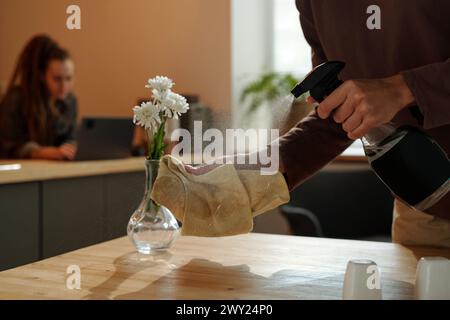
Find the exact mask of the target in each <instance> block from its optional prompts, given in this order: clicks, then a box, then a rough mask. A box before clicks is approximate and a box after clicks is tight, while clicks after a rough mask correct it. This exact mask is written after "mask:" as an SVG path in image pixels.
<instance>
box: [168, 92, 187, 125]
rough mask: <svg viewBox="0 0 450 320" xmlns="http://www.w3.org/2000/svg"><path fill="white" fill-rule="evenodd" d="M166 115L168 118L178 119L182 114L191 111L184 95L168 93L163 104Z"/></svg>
mask: <svg viewBox="0 0 450 320" xmlns="http://www.w3.org/2000/svg"><path fill="white" fill-rule="evenodd" d="M162 106H163V109H162V111H164V115H165V116H166V117H168V118H174V119H178V117H179V116H180V115H181V114H182V113H186V112H187V111H188V110H189V104H188V103H187V100H186V98H185V97H183V96H182V95H179V94H178V93H175V92H172V91H168V92H167V95H166V97H165V99H164V100H163V102H162Z"/></svg>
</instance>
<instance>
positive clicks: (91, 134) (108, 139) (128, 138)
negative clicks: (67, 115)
mask: <svg viewBox="0 0 450 320" xmlns="http://www.w3.org/2000/svg"><path fill="white" fill-rule="evenodd" d="M133 133H134V124H133V122H132V119H131V118H107V117H102V118H94V117H86V118H83V119H82V121H81V124H80V126H79V127H78V131H77V145H78V147H77V153H76V155H75V161H85V160H106V159H120V158H128V157H130V156H131V146H132V139H133Z"/></svg>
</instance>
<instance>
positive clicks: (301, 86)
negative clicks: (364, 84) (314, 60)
mask: <svg viewBox="0 0 450 320" xmlns="http://www.w3.org/2000/svg"><path fill="white" fill-rule="evenodd" d="M344 66H345V63H344V62H342V61H327V62H324V63H322V64H320V65H318V66H317V67H315V68H314V69H313V70H312V71H311V72H310V73H308V74H307V75H306V77H305V79H303V81H301V82H299V83H298V84H297V85H296V86H295V87H294V89H292V91H291V93H292V94H293V95H294V97H295V98H298V97H300V95H302V94H303V93H305V92H308V91H309V94H310V95H311V97H313V98H314V100H316V101H317V102H322V101H323V100H324V99H325V98H326V96H328V95H329V94H330V93H331V92H333V91H334V89H336V88H337V87H339V86H340V85H341V83H342V81H341V80H339V78H338V74H339V72H341V70H342V69H343V68H344Z"/></svg>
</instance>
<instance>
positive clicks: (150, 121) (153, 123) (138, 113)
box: [133, 102, 161, 132]
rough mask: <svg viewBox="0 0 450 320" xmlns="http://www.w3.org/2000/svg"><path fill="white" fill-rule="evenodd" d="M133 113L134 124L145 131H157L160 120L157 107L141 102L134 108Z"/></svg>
mask: <svg viewBox="0 0 450 320" xmlns="http://www.w3.org/2000/svg"><path fill="white" fill-rule="evenodd" d="M133 112H134V116H133V122H134V123H135V124H137V125H139V126H142V127H144V128H145V129H146V130H148V129H150V130H152V132H156V131H157V130H158V127H159V125H160V124H161V118H160V117H159V112H160V110H159V108H158V106H157V105H154V104H153V103H151V102H143V103H142V104H141V105H140V106H135V107H134V108H133Z"/></svg>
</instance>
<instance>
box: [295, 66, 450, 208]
mask: <svg viewBox="0 0 450 320" xmlns="http://www.w3.org/2000/svg"><path fill="white" fill-rule="evenodd" d="M344 66H345V63H344V62H340V61H328V62H325V63H323V64H321V65H319V66H317V67H315V68H314V69H313V70H312V71H311V72H310V73H309V74H308V75H307V76H306V77H305V79H304V80H303V81H301V82H300V83H298V84H297V85H296V86H295V88H294V89H293V90H292V91H291V93H292V94H293V96H294V97H295V98H298V97H299V96H300V95H302V94H303V93H305V92H308V91H309V94H310V96H311V97H313V98H314V99H315V100H316V101H317V102H319V103H320V102H322V101H323V100H324V99H325V98H326V97H327V96H328V95H330V94H331V93H332V92H333V91H334V90H335V89H336V88H337V87H339V86H340V85H341V84H342V81H341V80H339V78H338V74H339V72H340V71H341V70H342V69H343V68H344ZM361 140H362V143H363V146H364V152H365V154H366V156H367V157H368V159H369V163H370V165H371V167H372V169H373V170H374V172H375V173H376V174H377V176H378V177H379V178H380V179H381V180H382V181H383V183H384V184H385V185H386V186H387V187H388V188H389V189H390V190H391V192H392V193H393V194H394V196H395V197H397V198H398V199H400V200H401V201H403V202H404V203H406V204H407V205H409V206H411V207H413V208H415V209H417V210H420V211H426V210H427V209H429V208H431V207H433V206H434V205H435V204H437V203H438V202H439V201H440V200H441V199H442V198H443V197H444V196H445V195H446V194H447V193H448V191H449V190H450V179H449V178H450V161H449V159H448V157H447V154H446V153H445V151H444V150H443V149H442V148H441V147H440V146H439V145H438V143H437V142H436V141H434V140H433V139H432V138H431V137H430V136H428V135H427V134H426V133H424V132H422V131H420V130H419V129H417V128H413V127H407V126H404V127H399V128H396V127H395V126H394V125H393V124H390V123H388V124H384V125H381V126H379V127H376V128H374V129H372V130H370V131H369V132H368V133H367V134H366V135H365V136H364V137H363V138H362V139H361Z"/></svg>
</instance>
